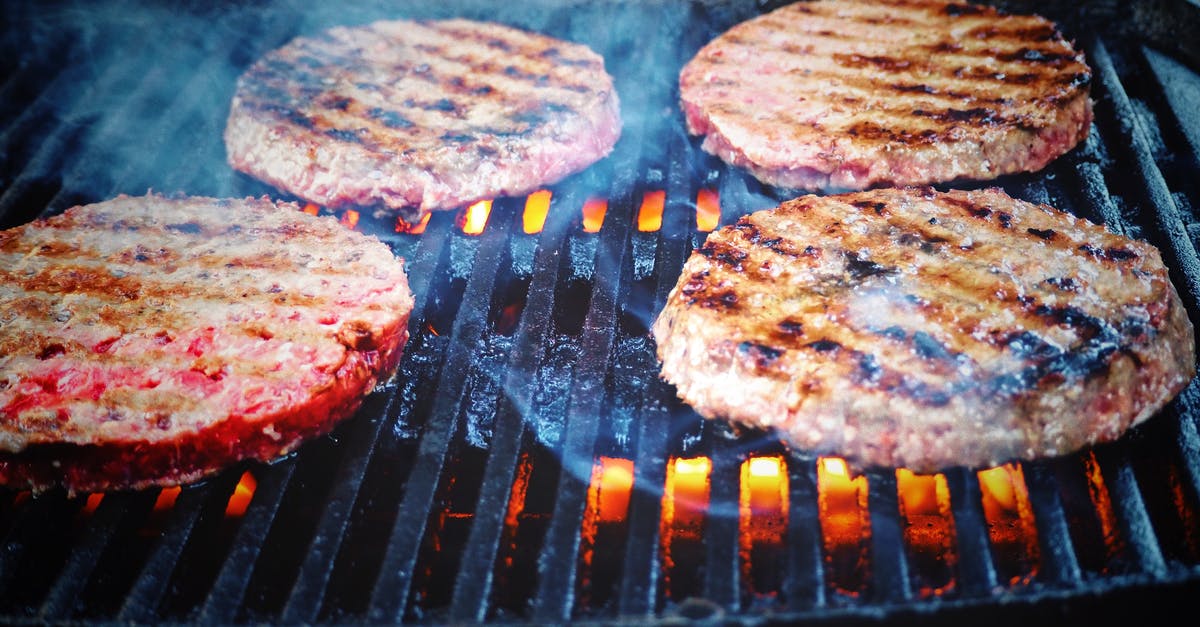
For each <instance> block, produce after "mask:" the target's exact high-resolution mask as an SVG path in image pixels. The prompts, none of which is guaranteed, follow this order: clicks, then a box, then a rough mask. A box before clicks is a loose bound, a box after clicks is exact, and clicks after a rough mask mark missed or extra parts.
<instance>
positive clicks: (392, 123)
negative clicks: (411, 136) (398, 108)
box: [367, 107, 413, 128]
mask: <svg viewBox="0 0 1200 627" xmlns="http://www.w3.org/2000/svg"><path fill="white" fill-rule="evenodd" d="M367 116H369V117H371V118H372V119H375V120H379V121H380V122H382V123H383V125H384V126H386V127H388V128H412V126H413V123H412V122H411V121H410V120H409V119H408V118H406V117H404V116H402V115H400V114H399V113H396V112H395V111H388V110H386V109H380V108H379V107H375V108H373V109H371V110H370V111H368V112H367Z"/></svg>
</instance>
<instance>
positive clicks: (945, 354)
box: [912, 331, 954, 360]
mask: <svg viewBox="0 0 1200 627" xmlns="http://www.w3.org/2000/svg"><path fill="white" fill-rule="evenodd" d="M912 342H913V348H914V349H915V350H916V351H917V355H919V356H921V357H922V358H924V359H937V360H948V359H952V358H953V357H954V355H953V354H951V353H950V350H949V349H947V348H946V346H945V345H944V344H942V343H941V342H939V341H938V340H937V339H936V338H934V337H933V336H932V335H930V334H928V333H926V332H924V331H917V332H916V333H913V334H912Z"/></svg>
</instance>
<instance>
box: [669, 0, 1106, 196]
mask: <svg viewBox="0 0 1200 627" xmlns="http://www.w3.org/2000/svg"><path fill="white" fill-rule="evenodd" d="M1090 82H1091V71H1090V70H1089V69H1088V67H1087V65H1086V64H1085V62H1084V57H1083V54H1082V53H1081V52H1079V51H1077V50H1075V48H1074V47H1073V46H1072V45H1071V43H1070V42H1068V41H1066V40H1064V39H1063V37H1062V35H1061V34H1059V32H1058V31H1057V30H1056V28H1055V25H1054V24H1053V23H1051V22H1049V21H1047V20H1046V19H1044V18H1041V17H1038V16H1023V15H1007V14H1003V13H1000V12H998V11H997V10H996V9H994V8H991V7H983V6H976V5H971V4H964V3H961V2H946V1H942V0H821V1H818V2H797V3H795V4H792V5H788V6H785V7H782V8H780V9H777V10H775V11H773V12H771V13H768V14H765V15H762V16H759V17H757V18H754V19H751V20H749V21H746V22H743V23H741V24H738V25H736V26H734V27H733V28H731V29H729V30H728V31H727V32H725V33H724V34H722V35H720V36H719V37H717V38H716V39H714V40H713V41H712V42H710V43H709V44H707V45H706V46H704V47H703V48H702V49H701V50H700V51H699V52H698V53H697V54H696V56H695V57H694V58H693V59H692V60H691V61H689V62H688V63H687V65H686V66H684V68H683V70H682V72H681V73H680V78H679V88H680V98H681V103H682V107H683V110H684V113H685V116H686V120H687V125H688V129H689V130H690V131H691V132H692V133H693V134H697V135H703V136H704V143H703V148H704V150H706V151H708V152H710V153H712V154H714V155H717V156H718V157H720V158H721V159H723V160H725V161H726V162H728V163H731V164H733V165H735V166H738V167H742V168H745V169H747V170H749V171H750V172H751V173H752V174H753V175H754V176H756V177H757V178H759V179H760V180H762V181H764V182H766V183H769V184H771V185H776V186H780V187H789V188H802V189H809V190H824V191H849V190H858V189H866V188H869V187H873V186H879V185H895V186H906V185H923V184H928V183H935V182H943V181H950V180H954V179H973V180H990V179H992V178H995V177H997V176H1000V175H1002V174H1011V173H1016V172H1034V171H1037V170H1040V169H1041V168H1043V167H1045V166H1046V165H1047V164H1048V163H1050V162H1051V161H1052V160H1054V159H1055V158H1057V157H1059V156H1060V155H1062V154H1063V153H1065V152H1067V151H1069V150H1070V149H1071V148H1073V147H1074V146H1075V145H1076V144H1078V143H1079V142H1080V141H1082V140H1083V139H1084V138H1085V137H1086V136H1087V134H1088V129H1089V127H1090V125H1091V120H1092V107H1091V100H1090V99H1089V98H1088V86H1089V84H1090Z"/></svg>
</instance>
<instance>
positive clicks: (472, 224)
mask: <svg viewBox="0 0 1200 627" xmlns="http://www.w3.org/2000/svg"><path fill="white" fill-rule="evenodd" d="M491 213H492V201H490V200H481V201H479V202H477V203H475V204H473V205H471V206H470V207H467V211H466V213H465V214H463V216H462V218H461V226H462V232H463V233H466V234H467V235H479V234H480V233H482V232H483V227H485V226H487V221H488V216H489V215H490V214H491Z"/></svg>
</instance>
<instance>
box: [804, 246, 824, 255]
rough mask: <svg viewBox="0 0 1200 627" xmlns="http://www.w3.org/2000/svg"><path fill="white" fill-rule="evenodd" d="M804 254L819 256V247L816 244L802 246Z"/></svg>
mask: <svg viewBox="0 0 1200 627" xmlns="http://www.w3.org/2000/svg"><path fill="white" fill-rule="evenodd" d="M804 256H805V257H820V256H821V249H820V248H817V247H816V246H812V245H809V246H805V247H804Z"/></svg>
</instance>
